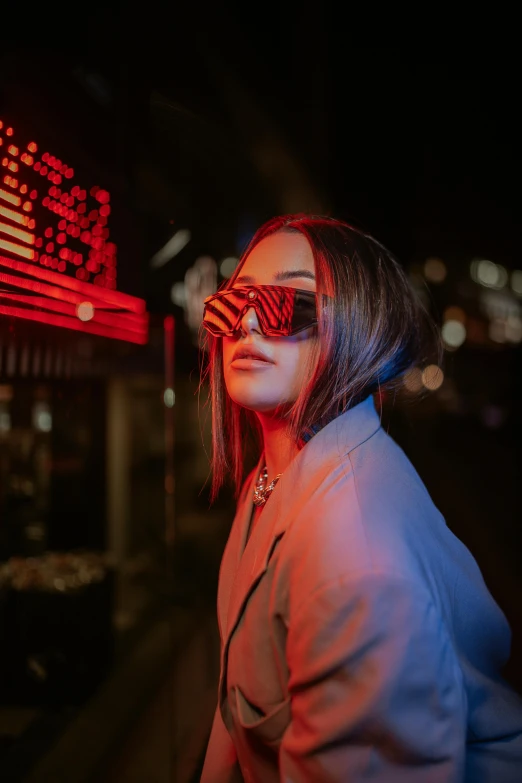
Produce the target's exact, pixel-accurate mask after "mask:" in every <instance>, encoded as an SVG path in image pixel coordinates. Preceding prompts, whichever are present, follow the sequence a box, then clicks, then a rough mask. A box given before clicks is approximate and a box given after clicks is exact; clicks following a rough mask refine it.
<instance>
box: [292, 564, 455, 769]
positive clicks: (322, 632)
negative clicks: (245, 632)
mask: <svg viewBox="0 0 522 783" xmlns="http://www.w3.org/2000/svg"><path fill="white" fill-rule="evenodd" d="M287 661H288V664H289V669H290V677H289V690H290V697H291V713H292V718H291V722H290V724H289V726H288V728H287V729H286V731H285V733H284V735H283V738H282V742H281V746H280V754H279V768H280V779H281V781H284V783H309V782H310V781H314V783H337V782H339V783H341V781H350V783H359V781H370V780H371V781H372V783H380V781H382V783H457V782H458V781H463V780H464V774H465V773H464V769H465V747H466V723H467V702H466V694H465V689H464V685H463V680H462V674H461V670H460V667H459V665H458V661H457V659H456V656H455V653H454V650H453V647H452V645H451V642H450V639H449V636H448V633H447V631H446V628H445V627H444V623H443V621H442V618H441V617H440V616H439V613H438V612H437V610H436V608H435V606H434V604H433V602H432V601H431V598H430V597H429V595H428V594H427V592H425V591H424V588H422V587H419V585H416V584H413V583H410V582H409V581H407V580H404V579H402V578H400V577H396V576H393V575H392V576H390V575H386V574H375V573H371V574H364V575H362V576H361V575H359V576H357V577H353V575H351V576H349V577H346V578H344V577H342V578H338V579H336V580H335V581H332V582H329V583H328V584H326V585H324V586H323V587H320V588H319V589H317V590H316V591H315V592H313V593H312V594H311V595H310V596H307V598H306V600H304V601H303V603H302V605H301V606H300V608H299V609H298V611H297V613H296V615H295V617H294V618H292V617H290V618H289V626H288V636H287Z"/></svg>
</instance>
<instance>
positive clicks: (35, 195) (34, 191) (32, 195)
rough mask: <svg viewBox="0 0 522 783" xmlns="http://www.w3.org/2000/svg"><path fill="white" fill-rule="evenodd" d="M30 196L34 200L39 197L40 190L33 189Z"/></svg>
mask: <svg viewBox="0 0 522 783" xmlns="http://www.w3.org/2000/svg"><path fill="white" fill-rule="evenodd" d="M29 198H32V199H33V200H34V199H35V198H38V191H37V190H31V192H30V193H29Z"/></svg>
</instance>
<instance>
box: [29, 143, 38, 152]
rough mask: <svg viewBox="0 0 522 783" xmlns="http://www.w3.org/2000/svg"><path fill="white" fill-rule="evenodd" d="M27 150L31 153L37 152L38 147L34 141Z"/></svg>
mask: <svg viewBox="0 0 522 783" xmlns="http://www.w3.org/2000/svg"><path fill="white" fill-rule="evenodd" d="M27 149H28V150H29V152H37V150H38V146H37V145H36V144H35V143H34V141H30V142H29V144H28V145H27Z"/></svg>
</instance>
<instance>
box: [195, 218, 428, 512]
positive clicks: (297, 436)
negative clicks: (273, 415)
mask: <svg viewBox="0 0 522 783" xmlns="http://www.w3.org/2000/svg"><path fill="white" fill-rule="evenodd" d="M276 231H288V232H294V231H295V232H299V233H301V234H303V236H305V237H306V239H307V240H308V242H309V244H310V247H311V249H312V252H313V256H314V265H315V276H316V286H317V293H318V294H328V295H330V296H332V297H333V299H332V300H331V304H330V306H329V307H328V308H324V307H323V306H322V305H321V302H322V301H323V297H322V296H318V297H317V306H318V324H317V327H314V328H316V329H317V330H318V337H319V339H318V341H317V342H318V350H317V352H316V354H315V356H314V357H313V366H312V367H311V372H310V373H309V375H308V377H309V380H308V382H307V383H306V384H305V385H304V386H303V388H302V389H301V392H300V394H299V397H298V398H297V400H296V401H295V403H293V405H291V406H289V407H288V408H287V409H286V410H285V411H284V413H283V415H284V417H285V418H286V419H287V420H288V432H289V435H290V437H291V438H292V439H293V440H294V442H295V444H296V446H297V447H298V448H302V447H303V446H304V444H305V441H304V440H303V436H304V433H307V432H309V433H310V432H313V431H314V430H312V427H315V430H317V427H319V428H320V427H322V426H325V425H326V424H327V423H328V422H329V421H331V420H332V419H334V418H335V417H336V416H339V415H340V414H341V413H343V412H345V411H347V410H348V409H349V408H352V407H353V406H354V405H356V404H357V403H359V402H362V400H364V399H366V397H368V396H369V395H370V394H374V393H375V392H377V391H379V390H381V391H385V390H390V389H394V388H395V389H396V388H398V387H399V386H400V385H401V381H402V376H403V375H404V374H405V373H406V372H407V371H408V370H410V369H411V368H413V367H415V366H418V365H422V364H425V363H427V362H428V361H436V362H439V363H440V360H441V353H442V352H441V342H440V337H439V333H438V329H437V328H436V326H435V324H434V323H433V321H432V320H431V318H430V316H429V314H428V313H427V311H426V310H425V308H424V306H423V305H422V303H421V302H420V300H419V298H418V296H417V294H416V293H415V291H414V289H413V288H412V286H411V284H410V282H409V280H408V277H407V275H406V274H405V272H404V270H403V269H402V267H401V266H400V264H399V263H398V262H397V261H396V259H395V258H394V256H393V255H392V254H391V253H390V252H389V251H388V250H387V249H386V248H385V247H383V246H382V245H381V244H380V243H379V242H377V241H376V240H375V239H373V237H371V236H369V235H368V234H365V233H364V232H362V231H360V230H358V229H357V228H354V227H353V226H351V225H348V224H347V223H345V222H343V221H341V220H336V219H334V218H331V217H324V216H315V215H305V214H295V215H284V216H281V217H274V218H272V219H271V220H269V221H267V222H266V223H265V224H264V225H262V226H261V227H260V228H259V229H258V231H257V232H256V233H255V235H254V237H253V238H252V240H251V241H250V243H249V245H248V247H247V248H246V250H245V251H244V253H243V255H242V256H241V259H240V261H239V264H238V266H237V268H236V270H235V271H234V274H233V275H232V277H231V278H230V279H229V280H226V281H225V283H224V284H223V285H222V286H221V287H220V288H221V289H222V288H230V287H232V286H233V285H234V280H235V278H236V277H237V275H238V274H239V271H240V269H241V267H242V265H243V263H244V262H245V260H246V258H247V257H248V255H249V254H250V252H251V251H252V250H253V248H254V247H255V246H256V245H257V244H258V243H259V242H261V241H262V240H263V239H265V237H268V236H270V235H271V234H274V233H275V232H276ZM201 338H202V343H201V344H202V345H203V347H204V355H205V356H206V357H207V359H206V362H207V363H206V366H205V367H204V368H203V372H202V375H201V383H202V384H203V382H204V381H205V380H206V379H207V378H209V380H210V383H209V399H208V403H209V404H210V405H211V411H212V457H211V470H212V487H211V493H210V502H211V503H213V502H214V500H215V499H216V497H217V495H218V493H219V490H220V488H221V487H222V485H223V484H224V483H225V481H226V480H227V479H231V480H232V483H233V487H234V490H235V498H236V499H237V497H238V496H239V493H240V490H241V485H242V482H243V480H244V477H245V471H246V467H247V466H246V464H245V460H246V456H247V449H248V448H249V444H250V445H252V446H253V453H254V455H255V453H256V452H257V456H256V461H257V460H258V459H259V456H260V455H261V450H262V447H263V443H262V431H261V427H260V424H259V421H258V419H257V416H256V414H255V413H254V412H253V411H250V410H247V409H245V408H243V407H241V406H240V405H238V404H237V403H235V402H233V401H232V399H231V398H230V397H229V395H228V392H227V389H226V386H225V380H224V373H223V348H222V346H223V341H222V338H221V337H216V336H214V335H211V334H209V333H208V332H206V331H205V330H203V329H202V333H201ZM250 469H251V468H249V470H250Z"/></svg>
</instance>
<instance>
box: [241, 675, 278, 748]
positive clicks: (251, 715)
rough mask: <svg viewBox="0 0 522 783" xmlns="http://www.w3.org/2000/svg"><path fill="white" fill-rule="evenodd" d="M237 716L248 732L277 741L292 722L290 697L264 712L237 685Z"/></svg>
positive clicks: (264, 738)
mask: <svg viewBox="0 0 522 783" xmlns="http://www.w3.org/2000/svg"><path fill="white" fill-rule="evenodd" d="M234 691H235V695H236V706H237V717H238V721H239V723H240V725H241V726H242V728H243V729H245V730H246V731H248V732H252V734H254V735H255V736H256V737H259V739H261V740H263V741H264V742H276V741H277V740H280V739H281V737H282V736H283V734H284V732H285V729H286V727H287V726H288V724H289V723H290V720H291V717H292V713H291V708H290V697H288V698H287V699H285V701H283V702H281V704H277V705H276V706H275V707H273V708H272V709H271V710H270V712H267V713H263V712H262V711H260V710H259V709H257V708H256V707H254V706H253V705H252V704H251V703H250V702H249V701H248V699H247V698H246V696H244V694H243V693H242V692H241V690H240V689H239V688H238V687H237V686H236V687H235V688H234Z"/></svg>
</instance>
